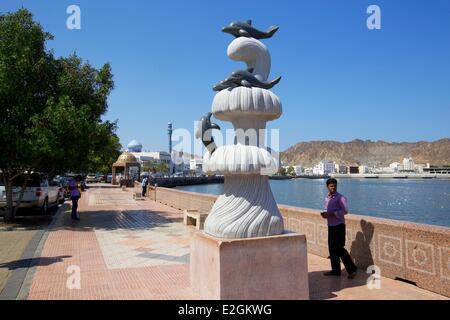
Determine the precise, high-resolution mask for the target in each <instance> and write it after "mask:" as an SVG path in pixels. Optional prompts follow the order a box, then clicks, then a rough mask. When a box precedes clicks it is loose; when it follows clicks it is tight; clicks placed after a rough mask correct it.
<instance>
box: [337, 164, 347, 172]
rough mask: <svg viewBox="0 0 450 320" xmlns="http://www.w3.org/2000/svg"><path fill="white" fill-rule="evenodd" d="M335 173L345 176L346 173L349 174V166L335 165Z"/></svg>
mask: <svg viewBox="0 0 450 320" xmlns="http://www.w3.org/2000/svg"><path fill="white" fill-rule="evenodd" d="M334 172H336V173H341V174H345V173H347V172H348V168H347V166H343V165H341V164H337V163H336V164H335V165H334Z"/></svg>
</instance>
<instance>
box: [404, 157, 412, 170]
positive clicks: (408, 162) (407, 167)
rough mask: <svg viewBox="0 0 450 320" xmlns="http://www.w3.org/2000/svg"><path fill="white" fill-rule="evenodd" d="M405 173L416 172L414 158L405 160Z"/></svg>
mask: <svg viewBox="0 0 450 320" xmlns="http://www.w3.org/2000/svg"><path fill="white" fill-rule="evenodd" d="M403 171H414V160H413V159H412V158H404V159H403Z"/></svg>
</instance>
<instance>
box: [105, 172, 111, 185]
mask: <svg viewBox="0 0 450 320" xmlns="http://www.w3.org/2000/svg"><path fill="white" fill-rule="evenodd" d="M106 183H112V174H108V175H107V176H106Z"/></svg>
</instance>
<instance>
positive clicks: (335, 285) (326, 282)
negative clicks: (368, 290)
mask: <svg viewBox="0 0 450 320" xmlns="http://www.w3.org/2000/svg"><path fill="white" fill-rule="evenodd" d="M323 273H324V271H313V272H309V274H308V277H309V295H310V299H311V300H323V299H331V298H335V297H337V295H336V294H334V293H335V292H339V291H341V290H343V289H346V288H353V287H361V286H365V285H366V281H367V276H368V275H367V274H364V273H363V272H362V271H361V270H358V274H357V276H356V278H354V279H347V273H346V272H345V271H343V272H342V276H340V277H333V276H324V275H323Z"/></svg>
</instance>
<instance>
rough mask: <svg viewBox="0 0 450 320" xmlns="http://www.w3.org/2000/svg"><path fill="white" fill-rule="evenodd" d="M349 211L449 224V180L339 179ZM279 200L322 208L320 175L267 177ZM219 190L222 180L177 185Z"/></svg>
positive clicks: (209, 191)
mask: <svg viewBox="0 0 450 320" xmlns="http://www.w3.org/2000/svg"><path fill="white" fill-rule="evenodd" d="M338 181H339V183H338V191H339V192H340V193H342V194H344V195H345V196H346V197H347V199H348V203H349V210H350V212H351V213H353V214H359V215H366V216H373V217H378V218H386V219H394V220H403V221H411V222H416V223H424V224H431V225H438V226H445V227H450V180H435V179H433V180H409V179H404V180H400V179H382V180H379V179H340V180H338ZM270 186H271V188H272V192H273V195H274V197H275V200H276V201H277V203H279V204H287V205H291V206H296V207H304V208H312V209H319V210H322V209H323V203H324V198H325V196H326V193H327V190H326V187H325V180H323V179H291V180H270ZM177 189H180V190H186V191H193V192H200V193H210V194H215V195H218V194H221V193H222V190H223V184H206V185H191V186H182V187H177Z"/></svg>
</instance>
